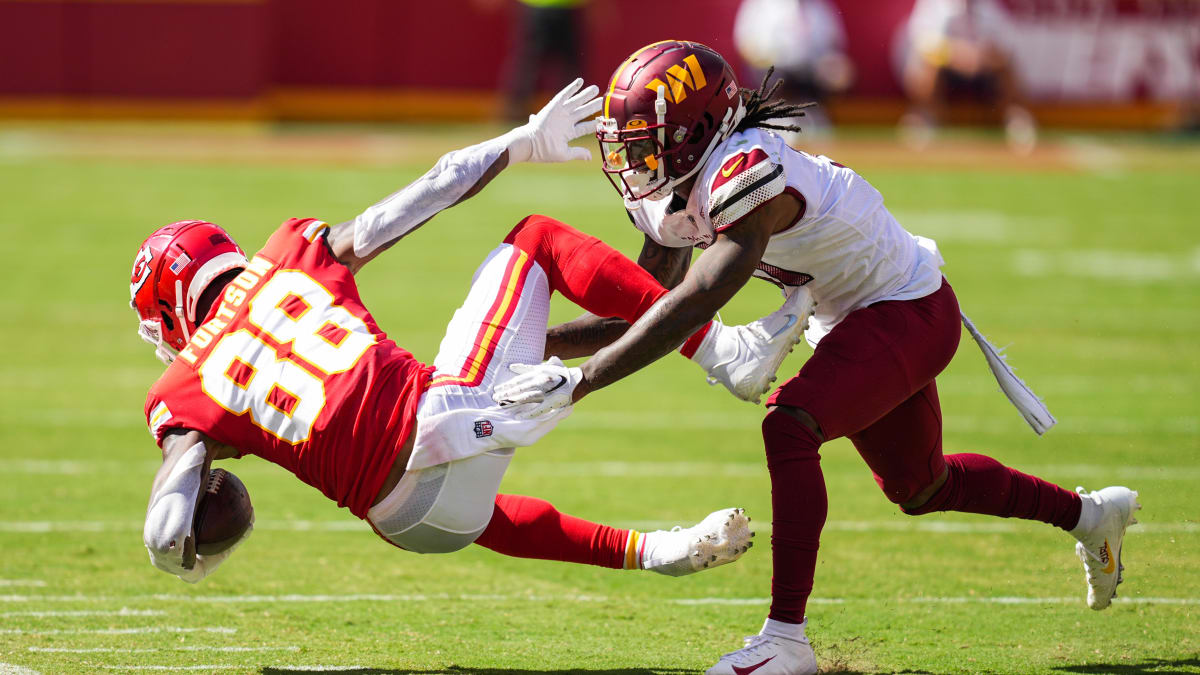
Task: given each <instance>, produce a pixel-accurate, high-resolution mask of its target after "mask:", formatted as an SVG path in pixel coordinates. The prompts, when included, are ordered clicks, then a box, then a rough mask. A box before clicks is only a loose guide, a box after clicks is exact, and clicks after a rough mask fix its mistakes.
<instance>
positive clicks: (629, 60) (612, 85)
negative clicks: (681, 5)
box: [604, 40, 681, 117]
mask: <svg viewBox="0 0 1200 675" xmlns="http://www.w3.org/2000/svg"><path fill="white" fill-rule="evenodd" d="M668 42H681V40H659V41H658V42H651V43H650V44H648V45H646V46H645V47H642V48H641V49H639V50H637V51H636V52H634V53H633V54H630V56H629V58H627V59H625V61H624V62H622V63H621V65H620V66H618V67H617V72H615V73H613V76H612V82H609V83H608V93H607V94H605V95H604V116H605V117H612V115H610V114H609V112H608V102H609V101H610V100H612V95H613V91H614V90H615V89H616V88H617V80H619V79H621V73H622V72H624V71H625V68H626V66H628V65H629V64H631V63H633V60H634V59H636V58H637V57H638V56H639V55H640V54H641V53H642V52H644V51H646V50H647V49H650V48H652V47H657V46H659V45H662V44H666V43H668Z"/></svg>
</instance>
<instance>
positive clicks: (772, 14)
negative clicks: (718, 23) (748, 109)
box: [733, 0, 854, 145]
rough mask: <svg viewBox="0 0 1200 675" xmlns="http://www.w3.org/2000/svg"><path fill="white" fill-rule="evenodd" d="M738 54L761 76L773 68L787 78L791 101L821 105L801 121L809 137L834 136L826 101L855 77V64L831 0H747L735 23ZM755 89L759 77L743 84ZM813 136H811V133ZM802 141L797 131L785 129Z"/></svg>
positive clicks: (791, 138) (784, 93)
mask: <svg viewBox="0 0 1200 675" xmlns="http://www.w3.org/2000/svg"><path fill="white" fill-rule="evenodd" d="M733 38H734V41H735V42H736V43H737V48H738V52H739V53H740V54H741V56H742V58H743V59H745V60H746V62H747V63H749V64H750V65H751V66H753V67H754V68H756V69H758V70H759V72H758V77H762V74H763V72H765V71H766V69H767V68H769V67H770V66H772V65H773V66H775V71H776V72H777V73H779V74H780V75H781V76H782V77H783V86H782V87H781V88H780V93H781V95H782V96H783V97H784V98H786V99H788V100H789V101H793V102H797V103H805V102H808V101H815V102H816V103H818V104H819V105H818V106H816V107H814V108H809V109H808V110H807V111H806V112H805V115H804V117H802V118H800V119H799V120H796V122H797V123H798V124H800V125H801V126H802V127H803V128H804V131H805V132H806V136H807V137H808V138H810V139H819V138H823V137H828V135H829V129H830V124H829V118H828V116H827V115H826V114H825V110H824V104H825V102H826V101H827V100H828V98H829V96H830V95H831V94H836V93H838V92H841V91H844V90H845V89H846V88H848V87H849V86H850V83H851V82H852V81H853V79H854V65H853V64H852V63H851V62H850V59H849V58H847V57H846V54H845V44H846V31H845V29H844V28H843V27H842V19H841V17H840V16H839V15H838V13H837V9H836V8H835V7H834V6H833V5H832V3H830V1H829V0H743V1H742V4H741V5H740V6H739V7H738V12H737V18H736V19H735V20H734V25H733ZM743 84H744V85H746V86H750V87H752V88H753V87H756V86H757V85H758V82H757V81H753V82H743ZM810 134H811V135H810ZM784 135H785V137H787V141H788V144H789V145H797V143H798V142H799V140H800V139H799V137H798V136H797V135H796V134H795V133H789V132H785V133H784Z"/></svg>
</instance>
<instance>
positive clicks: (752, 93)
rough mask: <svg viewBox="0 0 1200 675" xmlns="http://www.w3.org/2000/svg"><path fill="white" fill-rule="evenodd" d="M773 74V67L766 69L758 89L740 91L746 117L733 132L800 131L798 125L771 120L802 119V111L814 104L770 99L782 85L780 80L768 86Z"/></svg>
mask: <svg viewBox="0 0 1200 675" xmlns="http://www.w3.org/2000/svg"><path fill="white" fill-rule="evenodd" d="M774 73H775V66H771V67H770V68H768V69H767V74H766V75H764V76H763V80H762V84H760V85H759V86H758V89H757V90H755V89H745V88H743V89H742V90H741V95H742V100H743V101H744V102H745V104H746V116H745V117H743V118H742V121H741V122H739V123H738V125H737V127H735V128H734V132H735V133H736V132H738V131H745V130H746V129H752V128H754V127H758V128H759V129H774V130H776V131H800V125H799V124H795V123H791V124H785V123H780V122H772V121H771V120H787V119H790V118H795V117H803V116H804V109H805V108H811V107H812V106H814V105H816V103H815V102H810V103H800V104H796V103H788V102H787V101H785V100H783V99H781V98H772V97H773V96H774V95H775V91H776V90H777V89H779V85H781V84H783V80H782V79H777V80H775V83H774V84H772V85H770V87H769V88H768V86H767V85H768V83H769V82H770V80H771V75H772V74H774Z"/></svg>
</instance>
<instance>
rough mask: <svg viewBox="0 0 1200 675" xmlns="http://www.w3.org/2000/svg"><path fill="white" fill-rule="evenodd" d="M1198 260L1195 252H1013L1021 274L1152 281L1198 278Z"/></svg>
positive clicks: (1032, 250) (1039, 250) (1025, 250)
mask: <svg viewBox="0 0 1200 675" xmlns="http://www.w3.org/2000/svg"><path fill="white" fill-rule="evenodd" d="M1194 259H1195V254H1194V253H1159V252H1138V251H1123V250H1113V249H1090V250H1068V251H1061V250H1053V251H1051V250H1044V249H1018V250H1016V251H1014V252H1013V254H1012V266H1013V271H1014V272H1016V273H1017V274H1018V275H1021V276H1027V277H1049V276H1054V277H1061V276H1069V277H1076V278H1082V279H1105V280H1110V279H1120V280H1121V282H1122V283H1139V282H1140V283H1150V282H1156V281H1174V280H1179V281H1183V280H1190V279H1194V278H1195V277H1196V276H1198V275H1200V270H1197V268H1196V265H1195V264H1194Z"/></svg>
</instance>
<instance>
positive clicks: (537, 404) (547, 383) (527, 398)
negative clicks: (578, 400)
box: [492, 356, 583, 419]
mask: <svg viewBox="0 0 1200 675" xmlns="http://www.w3.org/2000/svg"><path fill="white" fill-rule="evenodd" d="M508 369H509V370H511V371H512V372H513V373H516V375H517V376H516V377H514V378H512V379H510V380H508V381H506V382H502V383H500V384H498V385H496V387H495V389H493V390H492V398H493V399H494V400H495V401H496V403H499V404H500V407H501V408H508V407H512V406H522V408H521V409H520V410H519V411H516V416H517V417H519V418H522V419H529V418H533V417H541V416H543V415H548V414H550V413H552V412H554V411H556V410H561V409H562V408H566V407H569V406H570V405H571V403H572V400H571V396H572V394H573V393H574V392H575V387H576V386H577V385H578V384H579V382H580V380H582V379H583V372H582V371H581V370H580V369H578V368H569V367H567V366H566V365H565V364H564V363H563V362H562V359H560V358H558V357H557V356H551V357H550V358H549V359H547V360H546V361H543V362H542V363H539V364H537V365H526V364H524V363H514V364H512V365H510V366H509V367H508Z"/></svg>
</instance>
